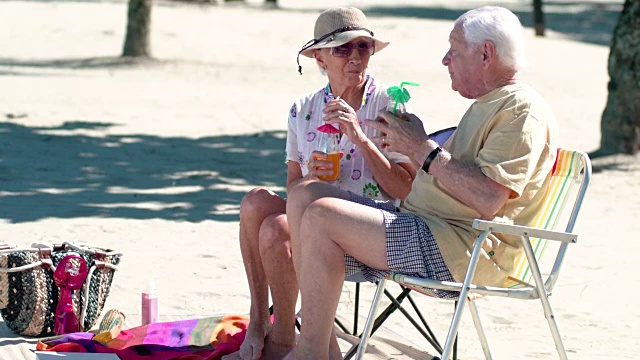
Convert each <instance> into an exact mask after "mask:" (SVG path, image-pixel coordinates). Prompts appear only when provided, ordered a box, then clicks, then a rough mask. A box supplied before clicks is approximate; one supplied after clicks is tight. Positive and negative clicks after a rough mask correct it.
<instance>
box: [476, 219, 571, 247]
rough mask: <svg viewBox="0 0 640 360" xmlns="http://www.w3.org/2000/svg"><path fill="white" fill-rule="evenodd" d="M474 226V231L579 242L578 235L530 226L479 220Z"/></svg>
mask: <svg viewBox="0 0 640 360" xmlns="http://www.w3.org/2000/svg"><path fill="white" fill-rule="evenodd" d="M472 226H473V228H474V229H476V230H480V231H490V232H497V233H501V234H508V235H517V236H527V237H537V238H541V239H547V240H556V241H562V242H570V243H576V242H578V235H576V234H572V233H567V232H560V231H553V230H544V229H538V228H534V227H529V226H521V225H511V224H504V223H500V222H495V221H487V220H479V219H475V220H473V224H472Z"/></svg>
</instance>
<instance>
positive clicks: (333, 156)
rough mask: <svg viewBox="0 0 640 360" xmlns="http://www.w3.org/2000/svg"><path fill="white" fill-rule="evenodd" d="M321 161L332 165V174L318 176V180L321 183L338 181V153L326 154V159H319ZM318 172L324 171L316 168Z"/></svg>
mask: <svg viewBox="0 0 640 360" xmlns="http://www.w3.org/2000/svg"><path fill="white" fill-rule="evenodd" d="M321 160H326V161H330V162H332V163H333V174H332V175H321V176H318V178H319V179H320V180H323V181H336V180H338V177H339V176H340V153H330V154H327V158H326V159H321ZM318 169H320V170H325V169H324V168H318Z"/></svg>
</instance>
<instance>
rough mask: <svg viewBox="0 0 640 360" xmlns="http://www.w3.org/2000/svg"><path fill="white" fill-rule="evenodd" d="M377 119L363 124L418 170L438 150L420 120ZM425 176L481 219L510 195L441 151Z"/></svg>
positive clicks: (491, 215) (386, 116)
mask: <svg viewBox="0 0 640 360" xmlns="http://www.w3.org/2000/svg"><path fill="white" fill-rule="evenodd" d="M380 117H381V118H382V119H383V120H384V121H382V122H380V121H367V124H368V125H371V126H373V127H374V128H376V129H378V130H380V132H381V133H384V134H386V135H385V140H384V141H385V143H387V144H389V148H390V149H391V150H392V151H396V152H399V153H401V154H404V155H406V156H408V157H409V159H411V162H412V163H413V164H414V165H415V166H416V168H418V169H420V168H421V167H422V165H423V164H424V161H425V160H426V159H427V157H428V156H429V154H431V152H432V151H434V150H435V149H436V148H437V147H438V144H437V143H436V142H435V141H433V140H429V136H428V135H427V134H426V132H425V131H424V126H423V124H422V121H421V120H420V119H419V118H418V117H417V116H415V115H413V114H407V118H408V121H405V120H400V119H398V118H397V117H395V116H393V115H391V114H390V113H388V112H386V111H382V112H380ZM378 141H382V139H378ZM418 171H421V170H418ZM429 173H430V174H431V175H433V176H434V177H435V178H436V179H438V181H439V182H440V183H441V184H442V185H443V186H444V187H445V188H446V189H447V190H448V191H449V192H450V193H451V195H453V196H454V197H455V198H456V199H458V200H460V201H461V202H463V203H465V204H467V205H468V206H470V207H471V208H473V209H474V210H476V211H477V212H478V213H479V214H480V215H481V216H482V218H483V219H493V218H494V217H495V214H496V213H497V212H498V211H499V210H500V209H501V208H502V207H503V206H504V204H505V203H506V201H507V200H508V199H509V196H510V195H511V189H509V188H507V187H505V186H503V185H501V184H498V183H497V182H495V181H493V180H492V179H491V178H489V177H487V176H486V175H484V174H483V173H482V171H481V170H480V168H478V167H477V166H475V165H473V164H467V163H463V162H461V161H458V160H457V159H454V158H452V157H451V154H449V153H447V152H446V151H441V152H440V153H438V154H437V156H436V157H435V158H434V159H433V160H432V162H431V165H430V166H429Z"/></svg>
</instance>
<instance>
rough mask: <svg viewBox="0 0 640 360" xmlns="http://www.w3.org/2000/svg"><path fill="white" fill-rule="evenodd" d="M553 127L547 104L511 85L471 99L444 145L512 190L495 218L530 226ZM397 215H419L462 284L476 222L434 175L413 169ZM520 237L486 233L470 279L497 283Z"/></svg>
mask: <svg viewBox="0 0 640 360" xmlns="http://www.w3.org/2000/svg"><path fill="white" fill-rule="evenodd" d="M557 133H558V130H557V123H556V119H555V116H554V115H553V113H552V111H551V109H550V108H549V105H548V104H547V102H546V101H545V100H544V99H542V97H541V96H540V95H539V94H538V93H536V92H535V91H534V90H533V89H531V88H530V87H529V86H527V85H525V84H522V83H517V84H514V85H508V86H504V87H501V88H498V89H495V90H493V91H491V92H490V93H488V94H486V95H484V96H482V97H480V98H479V99H477V101H476V102H474V103H473V104H472V105H471V107H470V108H469V110H467V112H466V114H465V115H464V116H463V117H462V120H460V124H459V125H458V128H457V130H456V131H455V133H454V134H453V135H452V137H451V138H450V139H449V140H448V141H447V142H446V143H445V144H444V146H443V148H444V149H445V150H447V151H448V152H449V153H450V154H451V156H452V157H454V158H455V159H457V160H460V161H463V162H467V163H472V164H474V165H475V166H478V167H480V169H481V170H482V172H483V173H484V174H485V175H486V176H488V177H490V178H491V179H493V180H494V181H496V182H498V183H500V184H502V185H504V186H506V187H508V188H509V189H511V190H512V195H511V198H510V199H509V200H507V202H506V203H505V205H504V207H503V208H502V209H500V211H498V213H497V214H496V218H502V219H503V220H505V219H506V220H507V221H509V220H510V221H512V222H513V223H514V224H518V225H529V224H530V223H531V222H532V221H533V220H534V217H535V216H536V214H537V213H538V211H539V209H540V208H541V207H542V205H543V198H544V194H545V192H546V189H547V188H548V186H549V182H550V177H551V170H552V167H553V163H554V161H555V157H556V151H557V147H558V146H557ZM401 211H403V212H408V213H413V214H416V215H418V216H420V217H422V218H423V219H424V220H425V222H426V223H427V225H428V226H429V229H431V232H432V233H433V235H434V238H435V239H436V242H437V243H438V247H439V248H440V252H441V253H442V258H443V259H444V261H445V263H446V264H447V267H448V268H449V271H450V272H451V275H453V277H454V279H456V281H462V280H463V279H464V275H465V273H466V269H467V265H468V264H469V256H470V255H471V251H472V249H473V243H474V241H475V239H476V237H477V236H478V234H479V232H478V231H476V230H474V229H473V228H472V227H471V223H472V222H473V220H474V219H477V218H479V217H480V214H478V213H477V212H476V211H475V210H474V209H472V208H471V207H469V206H467V205H466V204H464V203H462V202H460V201H458V200H457V199H456V198H454V197H453V196H451V195H450V194H449V193H448V191H447V190H446V189H445V188H444V187H443V186H442V184H441V183H440V182H439V181H438V180H436V179H435V178H434V177H433V176H432V175H430V174H427V173H425V172H424V171H419V172H418V175H417V176H416V179H415V181H414V182H413V187H412V189H411V193H409V196H408V197H407V198H406V200H405V201H403V203H402V204H401ZM520 241H521V240H520V239H519V238H518V237H513V236H506V235H502V234H492V235H490V236H489V237H488V238H487V240H486V241H485V243H484V244H483V247H482V249H483V251H482V254H481V255H480V261H479V263H478V268H477V270H476V275H475V277H474V282H475V283H476V284H479V285H501V284H502V283H504V281H505V279H506V277H507V276H508V275H510V274H511V272H512V270H513V267H514V261H515V258H516V256H517V255H518V254H520V252H521V251H523V250H522V245H521V244H520Z"/></svg>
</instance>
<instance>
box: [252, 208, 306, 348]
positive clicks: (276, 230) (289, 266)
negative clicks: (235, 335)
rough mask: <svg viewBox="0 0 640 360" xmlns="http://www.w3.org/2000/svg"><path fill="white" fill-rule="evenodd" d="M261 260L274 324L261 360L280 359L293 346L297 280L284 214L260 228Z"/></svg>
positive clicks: (273, 217)
mask: <svg viewBox="0 0 640 360" xmlns="http://www.w3.org/2000/svg"><path fill="white" fill-rule="evenodd" d="M260 256H261V258H262V264H263V266H264V271H265V273H266V276H267V280H268V282H269V289H270V290H271V299H272V301H273V313H274V321H273V327H272V328H271V331H270V332H269V334H268V335H267V338H266V340H265V347H264V358H265V359H266V360H269V359H281V358H282V357H283V356H284V355H286V354H287V353H288V352H289V351H290V350H291V349H292V348H293V346H294V345H295V321H296V317H295V311H296V300H297V298H298V280H297V278H296V273H295V269H294V268H293V261H292V260H291V242H290V240H289V226H288V225H287V217H286V215H284V214H278V215H273V216H270V217H268V218H267V219H265V221H263V223H262V227H261V228H260Z"/></svg>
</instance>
